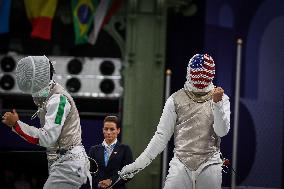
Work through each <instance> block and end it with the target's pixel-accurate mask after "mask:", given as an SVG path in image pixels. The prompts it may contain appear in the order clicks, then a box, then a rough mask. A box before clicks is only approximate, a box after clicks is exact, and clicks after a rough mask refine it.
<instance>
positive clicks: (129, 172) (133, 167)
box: [119, 97, 177, 179]
mask: <svg viewBox="0 0 284 189" xmlns="http://www.w3.org/2000/svg"><path fill="white" fill-rule="evenodd" d="M176 119H177V114H176V112H175V107H174V101H173V98H172V97H169V98H168V100H167V101H166V103H165V106H164V109H163V113H162V116H161V118H160V122H159V124H158V126H157V130H156V132H155V135H154V136H153V137H152V139H151V141H150V142H149V144H148V145H147V148H146V149H145V150H144V152H142V153H141V155H140V156H139V157H138V158H137V159H136V160H135V162H133V163H132V164H129V165H126V166H124V167H123V168H122V170H121V172H119V175H120V177H122V178H124V179H128V178H132V177H133V176H134V174H136V173H138V172H139V171H141V170H142V169H144V168H145V167H146V166H147V165H149V164H150V163H151V162H152V160H153V159H155V158H156V156H157V155H158V154H159V153H161V152H162V151H163V150H164V149H165V147H166V145H167V143H168V141H169V140H170V138H171V136H172V134H173V133H174V127H175V122H176Z"/></svg>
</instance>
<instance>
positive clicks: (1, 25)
mask: <svg viewBox="0 0 284 189" xmlns="http://www.w3.org/2000/svg"><path fill="white" fill-rule="evenodd" d="M10 9H11V0H0V34H2V33H8V32H9V28H10V27H9V19H10Z"/></svg>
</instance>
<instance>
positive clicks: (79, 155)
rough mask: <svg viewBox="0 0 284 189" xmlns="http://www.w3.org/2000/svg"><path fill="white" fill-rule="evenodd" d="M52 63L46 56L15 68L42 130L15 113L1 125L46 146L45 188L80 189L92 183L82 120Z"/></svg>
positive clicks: (33, 142) (21, 87) (20, 85)
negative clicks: (34, 106) (33, 106)
mask: <svg viewBox="0 0 284 189" xmlns="http://www.w3.org/2000/svg"><path fill="white" fill-rule="evenodd" d="M53 73H54V68H53V64H52V63H51V62H50V61H49V59H48V58H47V57H46V56H28V57H25V58H22V59H21V60H20V61H19V62H18V64H17V68H16V79H17V84H18V86H19V89H21V90H22V91H23V92H26V93H28V94H31V95H32V97H33V99H34V102H35V104H36V105H37V106H38V111H37V116H38V117H39V119H40V124H41V128H37V127H34V126H30V125H28V124H26V123H24V122H22V121H20V119H19V116H18V114H17V112H16V110H13V111H12V112H6V113H5V114H4V116H3V117H2V122H3V123H4V124H6V125H7V126H9V127H10V128H11V129H12V131H14V132H15V133H16V134H18V135H19V136H21V137H22V138H23V139H25V140H26V141H27V142H29V143H32V144H36V145H39V146H43V147H46V154H47V160H48V167H49V177H48V179H47V181H46V183H45V185H44V187H43V188H44V189H58V188H61V189H70V188H71V189H78V188H80V186H81V185H82V184H83V183H85V182H86V181H87V178H88V177H89V180H90V181H92V179H91V175H90V172H89V166H90V163H89V160H88V158H87V155H86V152H85V149H84V147H83V145H82V139H81V125H80V117H79V113H78V111H77V108H76V105H75V102H74V100H73V98H72V97H71V96H70V94H69V93H68V92H67V91H66V90H65V89H64V88H63V87H62V86H60V85H59V84H58V83H56V82H55V81H53V80H52V76H53Z"/></svg>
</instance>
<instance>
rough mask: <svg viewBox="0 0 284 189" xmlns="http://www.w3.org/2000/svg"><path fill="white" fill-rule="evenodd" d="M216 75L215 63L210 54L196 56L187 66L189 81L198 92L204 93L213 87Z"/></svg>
mask: <svg viewBox="0 0 284 189" xmlns="http://www.w3.org/2000/svg"><path fill="white" fill-rule="evenodd" d="M214 75H215V63H214V60H213V58H212V57H211V56H209V55H208V54H196V55H194V56H193V57H192V58H191V59H190V61H189V63H188V66H187V76H186V78H187V81H188V82H189V83H190V84H191V85H192V87H193V88H195V89H196V91H202V90H204V89H206V88H207V87H209V86H210V85H212V81H213V79H214Z"/></svg>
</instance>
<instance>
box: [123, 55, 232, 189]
mask: <svg viewBox="0 0 284 189" xmlns="http://www.w3.org/2000/svg"><path fill="white" fill-rule="evenodd" d="M214 75H215V63H214V61H213V58H212V57H211V56H209V55H208V54H196V55H194V56H193V57H192V58H191V59H190V60H189V63H188V67H187V75H186V78H187V80H186V82H185V84H184V87H183V88H182V89H180V90H178V91H177V92H175V93H173V94H172V95H171V96H170V97H169V98H168V99H167V101H166V103H165V106H164V109H163V113H162V115H161V117H160V121H159V124H158V126H157V130H156V132H155V134H154V136H153V137H152V139H151V141H150V142H149V144H148V145H147V147H146V149H145V150H144V151H143V152H142V153H141V154H140V156H139V157H138V158H137V159H136V160H135V161H134V162H133V163H131V164H129V165H126V166H125V167H123V168H122V170H121V171H120V172H119V175H120V178H121V179H128V178H132V177H133V176H134V175H135V174H136V173H138V172H139V171H141V170H143V169H144V168H145V167H146V166H148V165H149V164H150V163H151V162H152V160H153V159H155V158H156V156H157V155H158V154H159V153H161V152H162V151H163V150H164V148H165V147H166V145H167V143H168V141H169V140H170V139H171V136H172V135H174V146H175V148H174V157H173V158H172V160H171V161H170V164H169V165H170V168H169V173H168V175H167V179H166V182H165V185H164V189H173V188H178V189H195V188H213V189H221V183H222V167H221V165H222V159H221V158H220V141H221V139H220V138H221V137H223V136H225V135H226V134H227V133H228V131H229V129H230V102H229V97H228V96H227V95H225V94H224V90H223V89H222V88H221V87H214V85H213V82H212V81H213V79H214Z"/></svg>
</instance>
